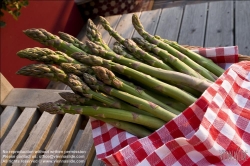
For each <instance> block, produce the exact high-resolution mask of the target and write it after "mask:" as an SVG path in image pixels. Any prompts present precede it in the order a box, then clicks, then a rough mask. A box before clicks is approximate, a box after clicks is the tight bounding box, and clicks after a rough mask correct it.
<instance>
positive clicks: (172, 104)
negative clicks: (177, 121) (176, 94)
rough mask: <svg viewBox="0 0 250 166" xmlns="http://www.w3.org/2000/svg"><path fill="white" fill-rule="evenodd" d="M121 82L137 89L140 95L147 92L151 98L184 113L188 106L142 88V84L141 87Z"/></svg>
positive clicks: (129, 82)
mask: <svg viewBox="0 0 250 166" xmlns="http://www.w3.org/2000/svg"><path fill="white" fill-rule="evenodd" d="M118 79H119V80H120V81H122V82H124V83H126V84H127V85H129V86H131V87H133V88H134V89H136V91H138V93H143V92H145V93H146V94H148V95H150V96H151V97H153V98H155V99H157V100H158V101H160V102H162V103H165V104H166V105H168V106H170V107H172V108H174V109H176V110H178V111H180V112H182V111H184V110H185V109H186V108H187V106H185V105H184V104H182V103H181V102H179V101H177V100H175V99H173V98H170V97H166V96H162V95H160V94H158V93H157V92H156V91H152V89H148V88H147V87H145V86H144V87H145V88H144V87H142V86H143V85H142V84H141V85H140V86H138V85H135V84H134V83H132V82H131V81H127V80H124V79H121V78H118Z"/></svg>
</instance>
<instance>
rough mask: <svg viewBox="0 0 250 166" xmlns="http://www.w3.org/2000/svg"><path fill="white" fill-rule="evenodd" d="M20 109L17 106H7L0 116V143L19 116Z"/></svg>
mask: <svg viewBox="0 0 250 166" xmlns="http://www.w3.org/2000/svg"><path fill="white" fill-rule="evenodd" d="M20 114H21V111H20V110H19V109H18V108H17V107H13V106H7V107H6V108H5V109H4V111H3V113H2V114H1V116H0V122H1V132H0V144H1V143H2V142H3V140H4V138H5V137H6V135H7V134H8V133H9V131H10V129H11V128H12V126H13V125H14V123H15V122H16V120H17V118H18V117H19V116H20Z"/></svg>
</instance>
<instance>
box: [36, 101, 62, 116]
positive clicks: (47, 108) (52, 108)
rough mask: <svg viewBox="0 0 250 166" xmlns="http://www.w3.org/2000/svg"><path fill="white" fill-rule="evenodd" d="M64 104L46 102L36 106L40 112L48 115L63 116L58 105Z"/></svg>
mask: <svg viewBox="0 0 250 166" xmlns="http://www.w3.org/2000/svg"><path fill="white" fill-rule="evenodd" d="M62 103H65V100H58V101H56V102H48V103H41V104H38V108H39V109H40V111H42V112H48V113H50V114H64V112H63V111H61V109H60V107H59V106H58V105H60V104H62Z"/></svg>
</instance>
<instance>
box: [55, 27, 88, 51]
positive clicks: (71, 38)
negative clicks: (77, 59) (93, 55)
mask: <svg viewBox="0 0 250 166" xmlns="http://www.w3.org/2000/svg"><path fill="white" fill-rule="evenodd" d="M58 36H59V37H60V38H61V39H62V40H64V41H66V42H68V43H71V44H73V45H74V46H75V47H77V48H79V49H81V50H82V51H84V52H86V53H90V52H89V49H88V47H87V46H86V44H85V43H83V42H82V41H80V40H78V39H77V38H75V37H74V36H72V35H70V34H67V33H64V32H58Z"/></svg>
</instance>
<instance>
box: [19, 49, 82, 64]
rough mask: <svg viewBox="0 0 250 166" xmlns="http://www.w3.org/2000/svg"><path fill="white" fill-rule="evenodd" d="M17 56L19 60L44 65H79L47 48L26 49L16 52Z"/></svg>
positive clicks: (63, 54) (61, 53) (73, 60)
mask: <svg viewBox="0 0 250 166" xmlns="http://www.w3.org/2000/svg"><path fill="white" fill-rule="evenodd" d="M17 55H18V56H19V57H21V58H26V59H29V60H32V61H39V62H44V63H46V64H57V65H59V64H61V63H76V64H78V63H80V62H78V61H76V60H75V59H73V58H71V57H69V56H68V55H67V54H65V53H63V52H61V51H53V50H50V49H48V48H39V47H34V48H26V49H24V50H21V51H18V52H17Z"/></svg>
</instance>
